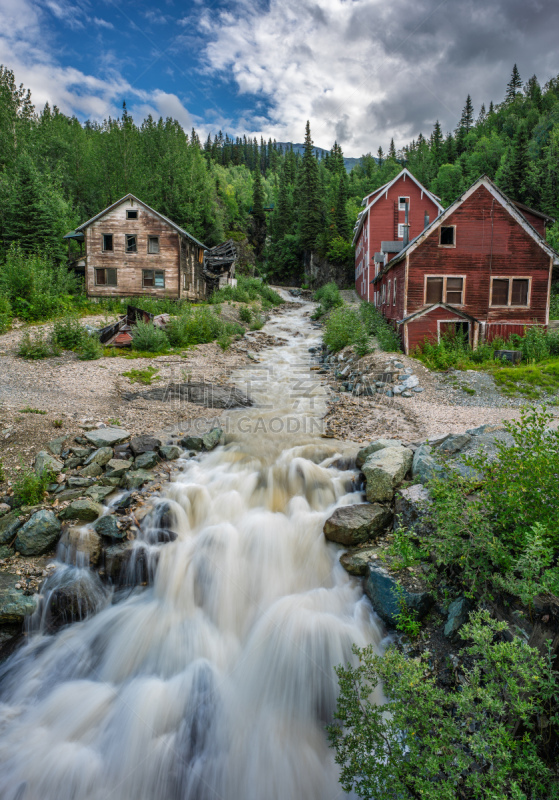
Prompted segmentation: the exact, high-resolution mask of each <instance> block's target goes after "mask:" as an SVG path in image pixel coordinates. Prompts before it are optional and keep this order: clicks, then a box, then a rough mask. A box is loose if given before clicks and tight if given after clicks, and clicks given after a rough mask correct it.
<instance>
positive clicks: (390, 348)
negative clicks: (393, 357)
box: [359, 303, 400, 353]
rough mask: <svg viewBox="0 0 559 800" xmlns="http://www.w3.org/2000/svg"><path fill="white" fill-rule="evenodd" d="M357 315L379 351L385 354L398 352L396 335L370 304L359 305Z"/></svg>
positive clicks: (398, 340) (398, 342)
mask: <svg viewBox="0 0 559 800" xmlns="http://www.w3.org/2000/svg"><path fill="white" fill-rule="evenodd" d="M359 314H360V317H361V320H362V322H363V326H364V328H365V331H366V333H367V335H368V336H374V337H375V338H376V340H377V342H378V345H379V347H380V349H381V350H384V352H386V353H399V352H400V339H399V337H398V334H397V333H396V331H395V330H394V328H393V327H392V325H391V324H390V323H389V322H388V321H387V320H386V319H385V318H384V317H383V316H382V314H381V313H380V311H379V310H378V309H377V308H375V306H374V305H373V304H372V303H361V305H360V306H359Z"/></svg>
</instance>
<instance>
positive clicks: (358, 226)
mask: <svg viewBox="0 0 559 800" xmlns="http://www.w3.org/2000/svg"><path fill="white" fill-rule="evenodd" d="M402 175H404V176H405V177H408V178H410V179H411V180H412V181H413V182H414V183H415V184H416V185H417V186H419V188H420V189H421V191H422V192H425V194H426V195H427V197H429V198H430V199H431V200H432V201H433V203H434V204H435V205H436V206H437V208H438V209H439V210H440V211H442V210H443V207H442V205H441V203H440V198H438V197H437V196H436V195H435V194H433V192H430V191H429V190H428V189H426V188H425V186H423V184H422V183H420V182H419V181H418V180H417V178H414V176H413V175H412V174H411V172H410V171H409V170H408V169H406V167H404V169H403V170H401V171H400V172H399V173H398V174H397V175H396V177H394V178H392V180H391V181H388V183H385V184H384V186H381V187H380V188H379V189H375V190H374V191H373V192H370V193H369V194H368V195H367V197H372V196H373V195H374V197H373V199H372V200H371V202H370V203H368V205H367V206H366V207H365V208H364V209H363V211H360V212H359V214H358V215H357V224H356V226H355V228H354V233H353V241H352V244H355V242H356V240H357V237H358V236H359V232H360V230H361V226H362V225H363V220H364V219H365V215H366V213H367V211H368V210H369V209H370V208H372V206H374V204H375V203H376V202H377V201H378V200H379V199H380V198H381V196H382V195H383V194H384V193H386V192H388V190H389V189H390V188H391V187H392V186H393V185H394V184H395V183H396V181H397V180H399V179H400V178H401V177H402Z"/></svg>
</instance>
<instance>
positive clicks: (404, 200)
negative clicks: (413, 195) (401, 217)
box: [398, 197, 410, 211]
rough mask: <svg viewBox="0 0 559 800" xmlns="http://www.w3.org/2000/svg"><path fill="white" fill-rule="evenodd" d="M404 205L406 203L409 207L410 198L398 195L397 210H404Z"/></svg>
mask: <svg viewBox="0 0 559 800" xmlns="http://www.w3.org/2000/svg"><path fill="white" fill-rule="evenodd" d="M406 205H407V207H408V208H409V207H410V198H409V197H399V198H398V210H399V211H405V210H406Z"/></svg>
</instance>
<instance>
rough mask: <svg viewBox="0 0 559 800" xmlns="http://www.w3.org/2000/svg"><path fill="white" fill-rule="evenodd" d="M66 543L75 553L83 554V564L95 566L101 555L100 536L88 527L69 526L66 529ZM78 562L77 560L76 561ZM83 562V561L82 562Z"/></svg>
mask: <svg viewBox="0 0 559 800" xmlns="http://www.w3.org/2000/svg"><path fill="white" fill-rule="evenodd" d="M67 536H68V538H67V542H68V545H69V546H70V547H71V548H72V550H73V551H75V552H76V553H81V554H82V556H85V564H86V565H87V564H91V565H93V566H95V565H96V564H98V563H99V558H100V557H101V537H100V535H99V534H98V533H97V532H96V531H94V530H91V529H90V528H70V529H69V531H68V535H67ZM77 563H78V564H79V563H80V562H79V561H78V562H77ZM82 563H83V562H82Z"/></svg>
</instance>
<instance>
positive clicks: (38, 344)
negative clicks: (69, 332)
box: [17, 331, 60, 361]
mask: <svg viewBox="0 0 559 800" xmlns="http://www.w3.org/2000/svg"><path fill="white" fill-rule="evenodd" d="M59 352H60V351H59V350H58V349H57V347H56V346H55V345H54V343H53V341H52V339H51V337H50V336H47V335H45V334H44V333H43V332H42V331H36V332H35V333H34V334H33V336H31V334H30V333H29V331H26V332H25V333H24V334H23V336H22V337H21V341H20V343H19V346H18V350H17V354H18V356H21V358H27V359H28V360H30V361H37V360H39V359H41V358H49V356H53V355H58V353H59Z"/></svg>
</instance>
